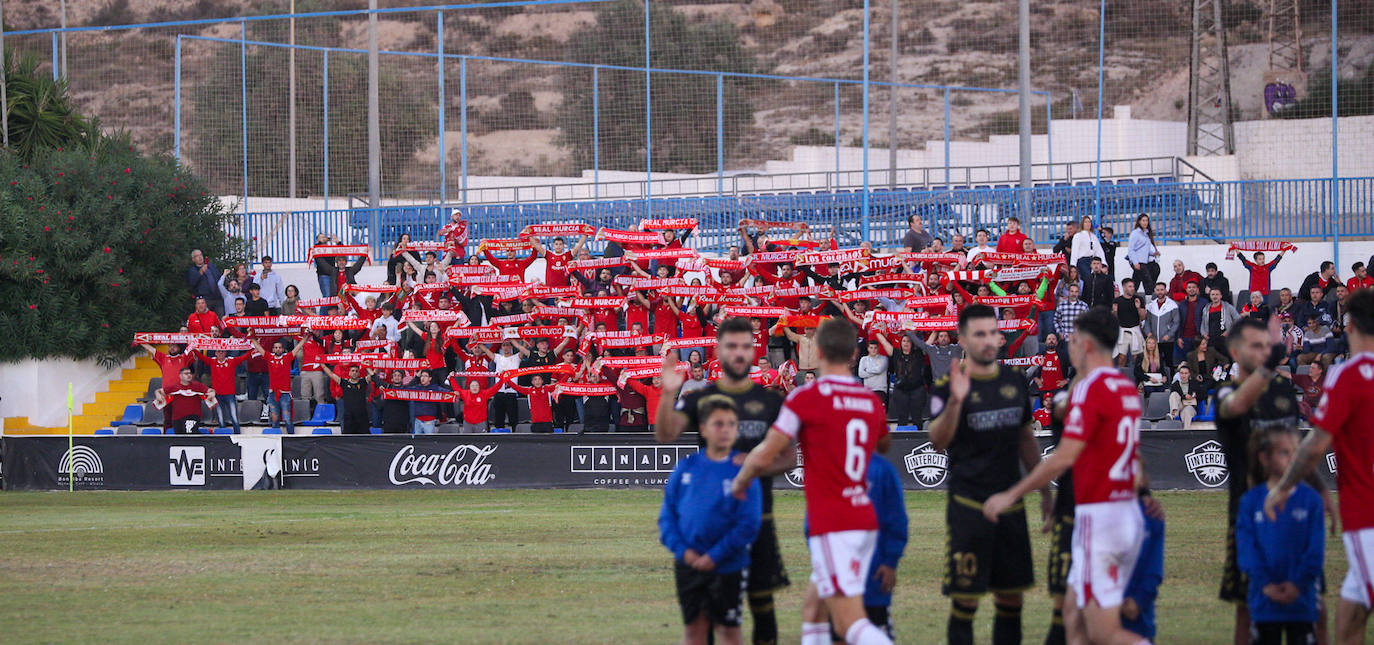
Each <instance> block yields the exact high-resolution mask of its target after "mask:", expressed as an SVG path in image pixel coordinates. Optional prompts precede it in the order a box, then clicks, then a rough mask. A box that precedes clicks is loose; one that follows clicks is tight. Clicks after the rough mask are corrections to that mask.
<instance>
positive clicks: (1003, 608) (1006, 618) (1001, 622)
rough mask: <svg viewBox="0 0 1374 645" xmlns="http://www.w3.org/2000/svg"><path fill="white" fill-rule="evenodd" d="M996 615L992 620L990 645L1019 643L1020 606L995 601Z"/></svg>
mask: <svg viewBox="0 0 1374 645" xmlns="http://www.w3.org/2000/svg"><path fill="white" fill-rule="evenodd" d="M995 606H996V607H997V616H996V617H995V618H993V621H992V645H1019V644H1020V643H1021V606H1020V605H1006V604H1002V603H1000V602H999V603H995Z"/></svg>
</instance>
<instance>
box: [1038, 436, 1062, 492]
mask: <svg viewBox="0 0 1374 645" xmlns="http://www.w3.org/2000/svg"><path fill="white" fill-rule="evenodd" d="M1058 447H1059V445H1058V444H1053V443H1052V444H1050V445H1048V446H1045V448H1044V449H1043V450H1041V451H1040V461H1044V460H1046V459H1049V458H1050V455H1052V454H1054V449H1055V448H1058ZM1050 486H1053V487H1055V488H1059V480H1058V479H1056V480H1054V481H1051V482H1050Z"/></svg>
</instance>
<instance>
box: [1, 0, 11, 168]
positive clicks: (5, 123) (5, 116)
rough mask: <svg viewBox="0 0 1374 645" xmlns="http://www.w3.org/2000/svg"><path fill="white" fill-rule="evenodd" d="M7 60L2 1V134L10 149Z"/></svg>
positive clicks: (2, 5) (6, 145)
mask: <svg viewBox="0 0 1374 645" xmlns="http://www.w3.org/2000/svg"><path fill="white" fill-rule="evenodd" d="M8 64H9V63H8V61H6V60H5V0H0V132H3V133H4V140H3V142H4V145H5V147H6V148H8V147H10V96H9V84H10V74H9V67H8Z"/></svg>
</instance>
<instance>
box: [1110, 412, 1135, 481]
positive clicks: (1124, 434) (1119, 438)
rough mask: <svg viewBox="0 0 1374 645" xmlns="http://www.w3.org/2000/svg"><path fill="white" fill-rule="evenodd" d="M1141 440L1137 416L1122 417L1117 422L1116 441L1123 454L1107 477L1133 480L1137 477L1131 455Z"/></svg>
mask: <svg viewBox="0 0 1374 645" xmlns="http://www.w3.org/2000/svg"><path fill="white" fill-rule="evenodd" d="M1139 441H1140V424H1139V423H1137V421H1136V418H1135V417H1122V418H1121V423H1118V424H1116V443H1117V444H1119V445H1120V446H1121V456H1120V457H1117V458H1116V463H1114V464H1112V469H1111V470H1109V471H1107V477H1108V478H1109V479H1111V480H1112V481H1131V480H1133V479H1135V469H1134V468H1132V467H1131V456H1132V455H1134V454H1135V445H1136V443H1138V442H1139Z"/></svg>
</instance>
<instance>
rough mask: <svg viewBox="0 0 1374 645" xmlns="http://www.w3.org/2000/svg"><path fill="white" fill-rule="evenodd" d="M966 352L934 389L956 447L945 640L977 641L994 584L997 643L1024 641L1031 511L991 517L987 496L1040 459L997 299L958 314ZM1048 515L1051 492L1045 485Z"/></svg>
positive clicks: (946, 443)
mask: <svg viewBox="0 0 1374 645" xmlns="http://www.w3.org/2000/svg"><path fill="white" fill-rule="evenodd" d="M959 344H960V346H961V347H963V348H964V361H963V362H962V363H960V362H958V361H956V362H955V363H952V364H951V365H950V370H949V375H948V376H946V377H944V378H942V379H940V381H939V382H937V383H936V384H935V389H934V392H933V393H932V395H931V407H930V410H931V414H933V415H935V419H934V420H933V421H932V422H931V424H930V441H931V443H933V444H934V445H935V447H937V448H941V449H944V450H946V451H947V452H948V454H949V502H948V504H947V506H946V510H945V524H946V530H947V531H948V533H947V542H946V549H947V554H946V555H947V563H946V564H947V567H948V569H947V572H946V573H945V580H944V587H943V590H944V594H945V595H946V596H949V597H950V600H951V607H950V616H949V624H948V628H947V637H946V641H947V642H948V643H949V645H971V644H972V643H973V616H974V613H975V612H976V611H977V610H978V601H979V599H981V598H982V596H983V595H984V594H986V593H988V592H992V594H993V602H994V604H995V605H996V607H997V615H996V618H995V619H994V621H993V628H992V642H993V645H1010V644H1013V643H1020V642H1021V605H1022V601H1023V599H1022V593H1023V592H1024V591H1025V590H1026V589H1028V588H1030V586H1031V584H1032V583H1033V582H1034V577H1035V576H1034V571H1035V565H1034V562H1033V561H1032V559H1031V549H1030V535H1029V533H1028V531H1027V527H1026V511H1025V507H1024V505H1023V504H1022V503H1020V502H1018V503H1017V504H1016V505H1015V506H1013V507H1012V508H1011V509H1010V510H1009V511H1007V512H1006V513H1005V514H1003V515H1002V516H1001V517H1000V518H999V519H998V521H997V522H995V523H994V522H989V521H988V520H987V519H985V518H984V517H983V502H984V501H985V500H986V499H987V498H988V497H990V496H991V495H993V494H994V493H997V492H998V491H1001V490H1005V489H1006V488H1007V487H1009V486H1012V485H1014V484H1015V483H1016V482H1017V481H1018V480H1019V478H1020V477H1021V467H1022V466H1024V467H1025V468H1026V470H1027V471H1029V470H1032V469H1034V468H1035V466H1036V465H1037V464H1039V463H1040V445H1039V443H1038V442H1037V441H1036V440H1035V434H1034V432H1033V430H1032V422H1033V419H1032V417H1031V407H1030V394H1029V391H1028V388H1027V382H1026V376H1025V374H1023V373H1022V372H1021V371H1020V370H1018V369H1015V368H1011V367H1006V366H1003V365H1001V364H999V363H998V362H997V351H998V349H999V348H1000V346H1001V344H1002V334H1001V333H999V332H998V329H997V314H996V313H995V312H994V311H993V309H992V308H991V307H987V306H985V305H972V306H970V307H968V308H966V309H964V311H963V312H961V313H960V314H959ZM1040 498H1041V512H1042V514H1044V515H1045V516H1048V512H1049V504H1050V493H1049V487H1048V486H1047V487H1046V488H1045V489H1044V490H1042V491H1040Z"/></svg>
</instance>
